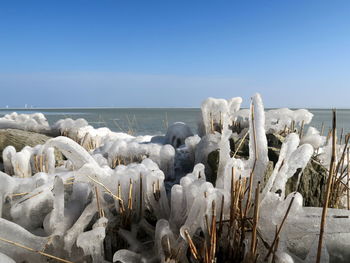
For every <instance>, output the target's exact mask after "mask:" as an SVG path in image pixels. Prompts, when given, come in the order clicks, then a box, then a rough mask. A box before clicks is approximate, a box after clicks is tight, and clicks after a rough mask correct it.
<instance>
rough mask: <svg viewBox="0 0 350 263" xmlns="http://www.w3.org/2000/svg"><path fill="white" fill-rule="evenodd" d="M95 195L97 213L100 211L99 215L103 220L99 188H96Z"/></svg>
mask: <svg viewBox="0 0 350 263" xmlns="http://www.w3.org/2000/svg"><path fill="white" fill-rule="evenodd" d="M95 194H96V203H97V211H98V214H99V216H100V218H101V217H103V213H102V212H101V204H100V196H99V194H98V189H97V186H95Z"/></svg>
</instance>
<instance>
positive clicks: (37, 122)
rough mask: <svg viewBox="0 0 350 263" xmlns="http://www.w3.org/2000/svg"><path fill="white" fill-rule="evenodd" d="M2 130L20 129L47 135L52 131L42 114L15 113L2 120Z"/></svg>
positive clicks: (0, 119) (0, 123)
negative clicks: (46, 133)
mask: <svg viewBox="0 0 350 263" xmlns="http://www.w3.org/2000/svg"><path fill="white" fill-rule="evenodd" d="M0 129H19V130H26V131H33V132H40V133H45V132H48V131H50V126H49V123H48V122H47V120H46V118H45V116H44V114H42V113H33V114H18V113H16V112H13V113H11V114H6V115H5V116H4V117H2V118H0Z"/></svg>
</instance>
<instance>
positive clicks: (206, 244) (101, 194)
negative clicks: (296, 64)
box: [0, 94, 350, 263]
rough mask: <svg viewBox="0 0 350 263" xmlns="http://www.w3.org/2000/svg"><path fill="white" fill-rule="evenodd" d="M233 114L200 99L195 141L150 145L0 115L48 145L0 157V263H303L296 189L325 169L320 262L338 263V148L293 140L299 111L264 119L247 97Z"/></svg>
mask: <svg viewBox="0 0 350 263" xmlns="http://www.w3.org/2000/svg"><path fill="white" fill-rule="evenodd" d="M241 103H242V99H241V98H240V97H236V98H232V99H229V100H225V99H214V98H209V99H207V100H205V101H204V102H203V104H202V106H201V109H202V123H201V125H200V130H199V131H198V134H193V132H192V131H191V130H190V129H189V128H188V126H187V125H186V124H184V123H179V122H178V123H174V124H173V125H170V126H169V129H168V132H167V134H166V135H164V136H163V137H162V138H160V137H159V138H154V137H152V136H138V137H135V136H131V135H128V134H125V133H115V132H112V131H111V130H109V129H108V128H98V129H95V128H93V127H92V126H90V125H89V124H88V123H87V121H86V120H84V119H78V120H72V119H64V120H60V121H58V122H56V123H55V124H53V125H52V126H51V127H50V126H49V125H48V123H47V121H46V119H45V117H44V116H43V115H42V114H33V115H17V114H10V115H6V116H5V117H4V118H2V119H0V127H4V128H6V127H16V128H18V129H30V130H33V131H38V132H41V131H48V130H49V131H50V132H51V133H52V134H56V135H57V136H56V137H55V138H52V139H50V140H48V141H47V142H46V143H45V144H44V145H37V146H35V147H28V146H27V147H24V148H23V149H21V150H19V151H16V149H15V148H14V147H12V146H8V147H6V148H5V149H4V151H3V153H2V157H3V163H4V172H0V180H1V184H0V215H1V218H0V261H1V262H23V260H25V261H26V262H39V263H40V262H48V260H56V261H58V262H125V263H126V262H128V263H129V262H135V263H137V262H174V263H175V262H315V259H316V255H317V249H318V237H319V233H320V224H321V214H322V208H319V207H305V206H304V205H303V203H304V201H303V200H304V198H303V195H302V194H301V187H305V180H302V179H303V176H305V174H306V171H310V165H312V163H313V162H316V163H317V165H321V166H323V167H326V168H327V169H328V168H329V167H330V165H331V164H332V162H333V161H335V162H336V165H333V167H334V169H333V173H331V174H332V176H334V178H333V187H334V189H336V190H335V191H333V192H331V195H330V196H331V199H330V203H331V206H332V208H329V209H328V216H327V217H326V221H327V227H326V229H325V234H324V239H323V241H324V245H323V246H322V247H321V250H320V251H321V262H347V261H348V259H349V258H350V252H349V251H350V246H349V244H350V243H349V240H350V224H349V223H350V222H349V218H350V212H349V210H345V209H339V208H341V207H346V206H347V195H346V194H347V191H346V190H347V188H346V186H347V185H348V181H347V178H348V171H349V170H350V169H349V168H348V159H347V149H348V145H347V142H346V143H345V144H336V145H333V144H332V141H333V140H332V137H329V138H328V141H327V139H326V138H325V137H324V136H322V134H320V132H319V131H318V130H317V129H315V128H313V127H308V129H307V130H306V132H304V130H303V128H304V125H306V124H309V123H310V121H311V119H312V114H311V113H310V112H308V111H307V110H295V111H292V110H289V109H274V110H269V111H265V109H264V105H263V100H262V97H261V96H260V95H259V94H255V95H254V96H253V97H252V98H251V104H250V108H249V109H240V106H241ZM10 125H13V126H10ZM271 133H272V134H273V136H275V137H272V138H275V139H276V140H277V139H278V143H280V147H279V149H277V150H278V156H277V159H276V160H274V162H272V160H271V157H269V156H270V152H269V151H271V146H270V144H269V143H270V142H269V141H268V139H267V136H266V134H269V135H270V134H271ZM270 138H271V137H270ZM279 138H282V139H281V140H279ZM278 143H276V145H277V144H278ZM276 145H274V148H276V147H277V146H276ZM55 151H58V152H60V153H62V154H63V156H64V157H65V158H64V159H63V160H61V161H60V162H58V161H57V160H56V157H55ZM333 152H335V154H336V156H334V154H333ZM333 164H334V163H333ZM304 172H305V174H304ZM313 176H317V174H314V175H313ZM327 177H328V174H327V175H325V179H327ZM312 179H313V178H310V181H311V182H312ZM330 179H332V178H331V177H330ZM293 180H294V181H295V184H293V189H292V192H288V191H287V186H289V188H290V182H291V181H293ZM322 194H324V193H322Z"/></svg>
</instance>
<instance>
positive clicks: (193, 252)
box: [184, 229, 200, 260]
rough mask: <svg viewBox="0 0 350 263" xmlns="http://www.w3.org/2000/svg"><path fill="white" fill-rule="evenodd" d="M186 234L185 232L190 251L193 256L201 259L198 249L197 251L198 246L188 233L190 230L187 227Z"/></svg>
mask: <svg viewBox="0 0 350 263" xmlns="http://www.w3.org/2000/svg"><path fill="white" fill-rule="evenodd" d="M184 234H185V238H186V240H187V243H188V245H189V247H190V251H191V253H192V256H193V257H194V258H195V259H196V260H200V256H199V254H198V251H197V248H196V246H195V245H194V243H193V241H192V238H191V236H190V234H189V233H188V230H187V229H185V230H184Z"/></svg>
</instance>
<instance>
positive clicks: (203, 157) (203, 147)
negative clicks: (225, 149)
mask: <svg viewBox="0 0 350 263" xmlns="http://www.w3.org/2000/svg"><path fill="white" fill-rule="evenodd" d="M220 137H221V134H219V133H215V134H207V135H205V136H204V137H203V138H202V139H201V140H200V142H199V143H198V144H197V146H196V150H195V164H197V163H202V164H204V166H205V176H206V178H207V180H208V181H212V179H209V178H213V177H214V176H215V175H213V171H212V168H211V167H210V165H209V164H208V158H209V155H210V154H211V153H212V152H214V151H216V150H218V149H219V141H220ZM211 157H212V158H214V159H215V158H217V161H215V160H211V165H212V166H213V165H214V166H215V163H216V162H219V155H218V154H217V155H215V154H212V156H211Z"/></svg>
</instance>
